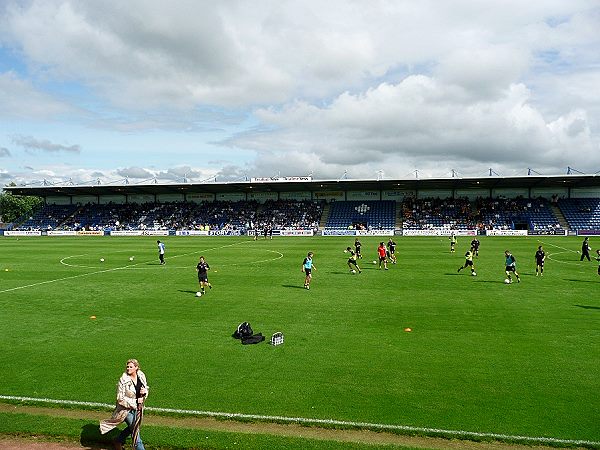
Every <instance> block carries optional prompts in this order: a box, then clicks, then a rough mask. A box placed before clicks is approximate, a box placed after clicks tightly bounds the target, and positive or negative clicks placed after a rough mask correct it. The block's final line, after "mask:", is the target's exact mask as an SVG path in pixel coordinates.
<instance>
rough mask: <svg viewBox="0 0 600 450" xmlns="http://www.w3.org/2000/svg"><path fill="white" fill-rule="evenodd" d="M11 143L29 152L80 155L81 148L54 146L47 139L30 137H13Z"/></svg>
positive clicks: (75, 145)
mask: <svg viewBox="0 0 600 450" xmlns="http://www.w3.org/2000/svg"><path fill="white" fill-rule="evenodd" d="M12 141H13V142H14V143H15V144H16V145H18V146H20V147H23V148H24V149H25V150H27V151H30V152H36V151H42V152H47V153H57V152H65V153H81V146H80V145H77V144H72V145H68V144H66V145H65V144H56V143H54V142H51V141H49V140H48V139H36V138H34V137H32V136H20V135H15V136H13V137H12Z"/></svg>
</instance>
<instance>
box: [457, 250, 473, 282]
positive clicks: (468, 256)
mask: <svg viewBox="0 0 600 450" xmlns="http://www.w3.org/2000/svg"><path fill="white" fill-rule="evenodd" d="M473 255H474V252H473V247H471V250H469V251H467V253H465V265H464V266H461V267H459V268H458V272H459V273H460V271H461V270H463V269H466V268H467V267H469V268H470V269H471V275H473V276H475V266H474V265H473Z"/></svg>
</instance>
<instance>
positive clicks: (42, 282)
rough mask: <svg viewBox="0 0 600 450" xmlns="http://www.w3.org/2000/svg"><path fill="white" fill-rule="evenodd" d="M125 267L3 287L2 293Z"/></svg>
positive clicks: (0, 292)
mask: <svg viewBox="0 0 600 450" xmlns="http://www.w3.org/2000/svg"><path fill="white" fill-rule="evenodd" d="M124 268H125V267H114V268H112V269H104V270H96V271H95V272H88V273H80V274H79V275H71V276H70V277H63V278H56V279H54V280H46V281H40V282H39V283H32V284H26V285H23V286H17V287H14V288H9V289H3V290H1V291H0V294H3V293H5V292H12V291H18V290H19V289H27V288H30V287H35V286H41V285H43V284H50V283H56V282H58V281H65V280H72V279H74V278H81V277H87V276H90V275H96V274H99V273H105V272H114V271H115V270H123V269H124Z"/></svg>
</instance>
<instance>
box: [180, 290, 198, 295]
mask: <svg viewBox="0 0 600 450" xmlns="http://www.w3.org/2000/svg"><path fill="white" fill-rule="evenodd" d="M179 292H183V293H184V294H195V293H196V291H190V290H189V289H179Z"/></svg>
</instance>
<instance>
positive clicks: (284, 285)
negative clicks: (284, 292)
mask: <svg viewBox="0 0 600 450" xmlns="http://www.w3.org/2000/svg"><path fill="white" fill-rule="evenodd" d="M281 287H285V288H291V289H304V287H302V286H297V285H295V284H282V285H281Z"/></svg>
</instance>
